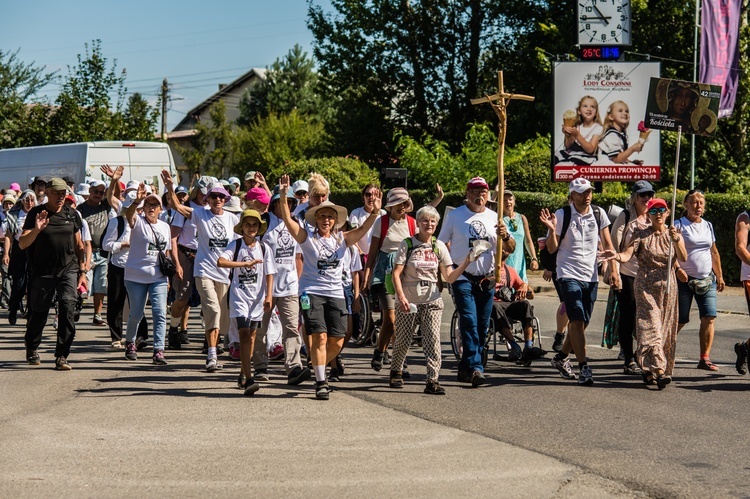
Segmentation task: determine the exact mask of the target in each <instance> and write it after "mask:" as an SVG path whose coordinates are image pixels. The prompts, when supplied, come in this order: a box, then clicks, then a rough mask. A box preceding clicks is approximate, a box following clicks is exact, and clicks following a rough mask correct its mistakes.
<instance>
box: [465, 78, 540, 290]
mask: <svg viewBox="0 0 750 499" xmlns="http://www.w3.org/2000/svg"><path fill="white" fill-rule="evenodd" d="M497 88H498V92H497V93H496V94H492V95H485V96H484V97H481V98H479V99H471V103H472V104H473V105H477V104H484V103H489V104H490V105H491V106H492V109H493V110H494V111H495V114H496V115H497V118H498V123H497V128H498V132H497V142H498V144H499V147H498V150H497V193H496V199H497V221H498V224H499V223H500V222H502V220H503V199H504V198H503V193H504V192H505V165H504V158H505V132H506V126H507V120H508V114H507V112H506V109H507V107H508V104H509V103H510V101H511V100H525V101H533V100H534V97H532V96H530V95H521V94H509V93H506V92H505V88H504V87H503V72H502V71H498V72H497ZM502 251H503V248H502V240H500V239H498V240H497V256H496V257H495V279H496V280H497V279H499V278H500V267H501V260H502V258H501V256H502ZM521 251H522V252H523V247H522V248H521Z"/></svg>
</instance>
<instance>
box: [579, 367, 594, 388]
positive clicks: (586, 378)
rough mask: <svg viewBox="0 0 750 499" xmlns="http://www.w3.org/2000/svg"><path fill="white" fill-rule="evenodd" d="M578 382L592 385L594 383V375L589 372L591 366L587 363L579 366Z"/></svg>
mask: <svg viewBox="0 0 750 499" xmlns="http://www.w3.org/2000/svg"><path fill="white" fill-rule="evenodd" d="M578 384H579V385H593V384H594V375H593V374H592V373H591V368H590V367H589V366H588V364H586V365H585V366H583V367H581V373H580V374H579V375H578Z"/></svg>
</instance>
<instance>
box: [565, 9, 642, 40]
mask: <svg viewBox="0 0 750 499" xmlns="http://www.w3.org/2000/svg"><path fill="white" fill-rule="evenodd" d="M630 20H631V15H630V0H579V1H578V44H579V45H582V46H583V45H599V46H603V45H618V46H619V45H630V44H631V41H630V37H631V29H630Z"/></svg>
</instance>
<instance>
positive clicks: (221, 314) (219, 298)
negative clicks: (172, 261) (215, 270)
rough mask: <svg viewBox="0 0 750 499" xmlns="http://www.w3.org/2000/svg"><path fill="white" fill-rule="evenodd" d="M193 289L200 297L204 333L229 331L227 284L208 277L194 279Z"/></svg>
mask: <svg viewBox="0 0 750 499" xmlns="http://www.w3.org/2000/svg"><path fill="white" fill-rule="evenodd" d="M195 287H196V289H198V294H199V295H200V297H201V310H202V311H203V323H204V324H205V326H206V331H211V330H212V329H218V330H219V332H220V333H227V332H228V331H229V306H228V304H227V292H228V291H229V284H224V283H223V282H216V281H214V280H213V279H209V278H208V277H198V276H196V277H195Z"/></svg>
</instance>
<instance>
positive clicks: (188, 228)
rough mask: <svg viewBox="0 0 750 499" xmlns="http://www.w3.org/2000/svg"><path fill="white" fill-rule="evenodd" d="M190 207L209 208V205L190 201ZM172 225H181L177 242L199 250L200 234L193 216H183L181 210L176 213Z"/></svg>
mask: <svg viewBox="0 0 750 499" xmlns="http://www.w3.org/2000/svg"><path fill="white" fill-rule="evenodd" d="M190 207H191V208H192V209H193V211H195V210H208V206H201V205H199V204H198V203H196V202H195V201H190ZM170 225H171V226H172V227H180V228H181V229H182V230H181V231H180V235H179V236H177V244H179V245H180V246H185V247H186V248H189V249H192V250H197V249H198V234H197V229H196V228H195V224H194V223H193V221H192V217H191V218H190V219H186V218H185V217H183V216H182V214H181V213H180V212H177V213H175V215H174V218H172V223H171V224H170Z"/></svg>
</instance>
